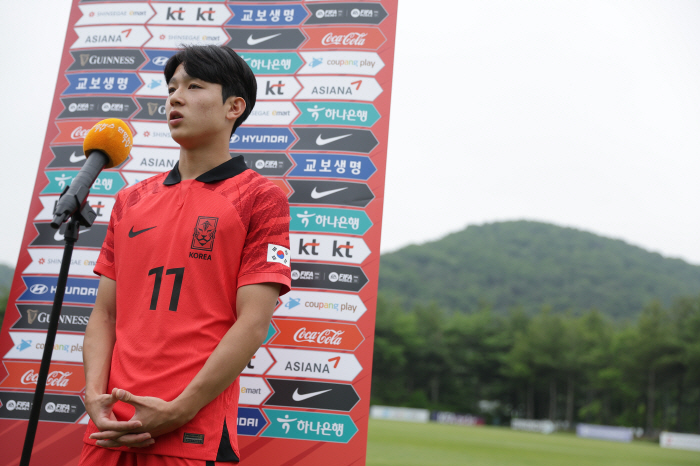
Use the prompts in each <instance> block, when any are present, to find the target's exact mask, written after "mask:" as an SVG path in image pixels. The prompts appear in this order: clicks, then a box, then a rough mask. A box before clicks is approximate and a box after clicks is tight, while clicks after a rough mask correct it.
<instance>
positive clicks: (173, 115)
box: [168, 110, 183, 124]
mask: <svg viewBox="0 0 700 466" xmlns="http://www.w3.org/2000/svg"><path fill="white" fill-rule="evenodd" d="M182 119H183V116H182V113H180V112H178V111H177V110H173V111H172V112H170V118H168V121H169V122H170V124H174V123H179V122H180V121H182Z"/></svg>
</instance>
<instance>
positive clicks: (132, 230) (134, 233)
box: [129, 225, 158, 238]
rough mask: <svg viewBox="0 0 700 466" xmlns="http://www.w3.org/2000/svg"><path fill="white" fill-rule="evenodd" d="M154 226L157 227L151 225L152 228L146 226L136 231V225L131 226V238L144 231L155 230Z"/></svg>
mask: <svg viewBox="0 0 700 466" xmlns="http://www.w3.org/2000/svg"><path fill="white" fill-rule="evenodd" d="M157 226H158V225H156V227H157ZM154 228H155V227H151V228H145V229H143V230H139V231H134V227H131V230H129V238H133V237H135V236H138V235H140V234H141V233H143V232H145V231H148V230H153V229H154Z"/></svg>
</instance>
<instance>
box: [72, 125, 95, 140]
mask: <svg viewBox="0 0 700 466" xmlns="http://www.w3.org/2000/svg"><path fill="white" fill-rule="evenodd" d="M88 131H90V130H89V129H83V127H82V126H78V127H77V128H75V129H74V130H73V132H72V133H70V137H71V139H85V136H87V133H88Z"/></svg>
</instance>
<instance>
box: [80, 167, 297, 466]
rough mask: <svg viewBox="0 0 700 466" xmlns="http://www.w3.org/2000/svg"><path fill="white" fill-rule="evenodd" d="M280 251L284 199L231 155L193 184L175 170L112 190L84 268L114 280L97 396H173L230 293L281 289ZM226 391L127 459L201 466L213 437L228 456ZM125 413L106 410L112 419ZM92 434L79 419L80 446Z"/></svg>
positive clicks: (228, 308) (286, 272) (287, 279)
mask: <svg viewBox="0 0 700 466" xmlns="http://www.w3.org/2000/svg"><path fill="white" fill-rule="evenodd" d="M288 248H289V204H288V202H287V198H286V196H285V195H284V193H283V192H282V191H281V190H280V189H279V188H278V187H276V186H275V185H274V184H273V183H272V182H270V181H269V180H267V179H266V178H264V177H262V176H260V175H258V174H257V173H255V172H254V171H252V170H248V169H247V168H246V166H245V162H244V161H243V157H242V156H238V157H235V158H233V159H231V160H230V161H228V162H226V163H223V164H221V165H219V166H218V167H216V168H214V169H212V170H210V171H208V172H207V173H204V174H203V175H201V176H199V177H198V178H197V179H195V180H185V181H181V179H180V172H179V170H178V166H177V165H176V166H175V168H174V169H173V170H172V171H171V172H170V173H168V174H165V173H164V174H162V175H157V176H154V177H152V178H149V179H147V180H145V181H143V182H141V183H139V184H137V185H135V186H133V187H131V188H128V189H125V190H123V191H121V192H120V193H119V194H118V195H117V198H116V202H115V205H114V208H113V210H112V217H111V219H110V223H109V228H108V231H107V236H106V237H105V241H104V244H103V246H102V251H101V253H100V256H99V259H98V260H97V265H96V266H95V273H97V274H99V275H105V276H106V277H109V278H111V279H114V280H116V283H117V308H116V309H117V311H116V313H117V322H116V337H117V338H116V343H115V345H114V352H113V355H112V365H111V372H110V376H109V383H108V392H111V391H112V389H113V388H114V387H118V388H123V389H126V390H128V391H130V392H131V393H133V394H135V395H141V396H154V397H158V398H161V399H164V400H166V401H170V400H173V399H175V398H176V397H177V396H178V395H179V394H180V393H181V392H182V391H183V390H184V388H185V387H186V386H187V384H188V383H189V382H190V381H191V380H192V379H193V378H194V376H195V375H196V374H197V372H199V370H200V369H201V368H202V366H203V365H204V363H205V362H206V360H207V358H208V357H209V355H210V354H211V353H212V351H213V350H214V348H216V346H217V345H218V343H219V341H220V340H221V338H222V337H223V336H224V334H225V333H226V332H227V331H228V330H229V328H231V326H232V325H233V323H234V322H235V321H236V292H237V290H238V287H240V286H243V285H250V284H255V283H265V282H274V283H280V284H281V285H282V289H281V292H280V293H281V294H284V293H286V292H288V291H289V288H290V285H291V273H290V267H289V256H288ZM238 387H239V382H238V379H236V381H235V383H233V384H232V385H231V386H230V387H228V388H227V389H226V390H224V392H223V393H221V394H220V395H219V396H218V397H217V398H215V399H214V400H213V401H212V402H211V403H209V404H208V405H206V406H205V407H204V408H202V410H200V411H199V413H198V414H197V415H196V416H195V417H194V419H192V420H191V421H190V422H188V423H187V424H185V425H184V426H182V427H180V428H179V429H177V430H175V431H173V432H171V433H168V434H165V435H162V436H160V437H158V438H157V440H156V443H155V444H154V445H153V446H151V447H147V448H142V449H139V452H140V453H153V454H159V455H167V456H179V457H184V458H192V459H202V460H208V461H213V460H215V459H216V457H217V452H218V450H219V446H220V443H222V440H223V444H224V445H222V448H224V450H228V451H229V452H230V451H231V450H230V449H228V448H226V447H227V445H226V443H230V447H231V448H232V450H233V452H235V455H236V457H238V458H240V455H239V450H238V442H237V437H236V426H237V411H238V392H239V388H238ZM133 412H134V409H133V407H131V406H130V405H128V404H126V403H122V402H118V403H117V404H116V405H115V406H114V413H115V415H116V416H117V418H118V419H119V420H128V419H130V418H131V416H132V415H133ZM224 421H225V422H226V425H227V427H228V429H227V430H228V432H224V431H223V427H224ZM96 431H97V428H96V427H95V425H94V424H93V423H92V421H90V422H89V424H88V428H87V432H86V433H85V437H84V441H85V442H86V443H89V444H93V445H94V444H95V441H94V440H91V439H89V438H88V436H89V435H90V434H92V433H93V432H96ZM227 434H228V435H227ZM227 438H228V439H229V442H227V441H226V440H227ZM122 449H126V447H122ZM224 456H225V455H224ZM229 456H230V455H229Z"/></svg>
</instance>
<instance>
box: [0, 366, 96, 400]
mask: <svg viewBox="0 0 700 466" xmlns="http://www.w3.org/2000/svg"><path fill="white" fill-rule="evenodd" d="M3 364H4V365H5V369H6V370H7V377H5V378H4V379H3V381H2V382H0V388H2V389H19V390H30V391H34V390H35V389H36V381H37V379H38V378H39V366H40V365H41V363H40V362H14V361H3ZM84 388H85V370H84V369H83V366H82V365H74V364H51V366H49V377H48V379H46V390H48V391H55V392H71V393H77V392H82V391H83V389H84Z"/></svg>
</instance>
